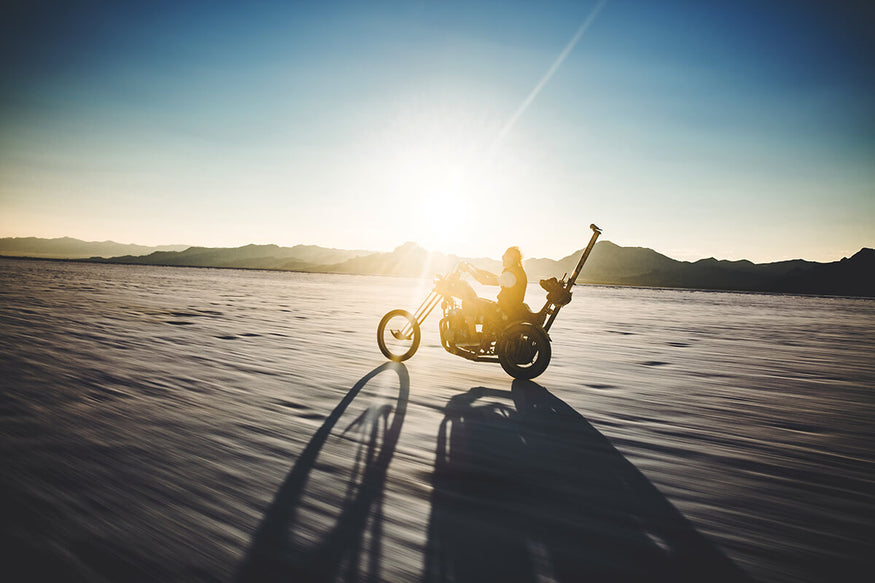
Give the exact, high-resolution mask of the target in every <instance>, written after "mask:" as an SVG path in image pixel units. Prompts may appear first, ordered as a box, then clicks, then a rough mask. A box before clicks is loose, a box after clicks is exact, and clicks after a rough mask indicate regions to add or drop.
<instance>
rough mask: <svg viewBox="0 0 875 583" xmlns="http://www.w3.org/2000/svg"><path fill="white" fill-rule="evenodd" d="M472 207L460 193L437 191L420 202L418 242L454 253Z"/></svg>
mask: <svg viewBox="0 0 875 583" xmlns="http://www.w3.org/2000/svg"><path fill="white" fill-rule="evenodd" d="M472 209H473V204H472V201H470V200H469V199H468V198H467V197H466V196H464V195H463V194H462V193H460V192H459V191H458V190H453V189H435V190H432V191H428V192H426V193H425V194H424V195H423V196H422V197H421V199H420V200H419V209H418V211H419V212H418V215H419V223H420V224H421V231H420V233H419V237H418V238H419V243H420V244H421V245H423V246H424V247H426V248H428V249H430V250H434V251H451V250H455V247H456V245H457V242H458V240H459V238H460V237H464V234H465V232H466V230H467V229H468V227H469V224H470V221H471V218H472V217H471V214H472Z"/></svg>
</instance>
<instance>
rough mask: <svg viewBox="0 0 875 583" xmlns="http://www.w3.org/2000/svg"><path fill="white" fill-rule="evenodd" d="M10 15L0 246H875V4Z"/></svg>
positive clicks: (694, 250)
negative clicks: (593, 231) (23, 239)
mask: <svg viewBox="0 0 875 583" xmlns="http://www.w3.org/2000/svg"><path fill="white" fill-rule="evenodd" d="M5 11H6V14H5V15H4V16H5V18H4V19H3V24H0V73H2V79H3V82H2V84H0V236H42V237H58V236H65V235H66V236H73V237H77V238H81V239H87V240H105V239H112V240H116V241H120V242H132V243H143V244H165V243H186V244H192V245H212V246H237V245H243V244H247V243H277V244H280V245H294V244H296V243H309V244H319V245H324V246H332V247H343V248H363V249H373V250H389V249H392V248H394V247H395V246H397V245H400V244H401V243H403V242H405V241H408V240H414V241H418V242H420V243H421V244H423V245H424V246H426V247H429V248H432V249H440V250H444V251H448V252H455V253H459V254H461V255H466V256H476V255H489V256H493V257H497V256H500V254H501V251H502V250H503V249H504V248H505V247H506V246H508V245H510V244H516V245H519V246H520V247H521V248H522V249H523V251H524V252H525V253H526V254H527V255H528V256H550V257H560V256H564V255H566V254H568V253H570V252H572V251H574V250H576V249H579V248H580V247H582V246H583V245H585V243H586V241H587V240H588V238H589V237H588V232H589V231H588V228H587V227H588V225H589V224H590V223H591V222H596V223H598V224H599V225H600V226H602V227H603V228H604V229H605V235H604V237H605V238H606V239H609V240H612V241H614V242H615V243H618V244H620V245H631V246H639V245H640V246H646V247H651V248H654V249H656V250H658V251H660V252H663V253H665V254H667V255H670V256H672V257H675V258H678V259H698V258H702V257H709V256H714V257H718V258H727V259H740V258H748V259H752V260H754V261H774V260H781V259H790V258H796V257H802V258H806V259H812V260H820V261H829V260H835V259H839V258H841V257H842V256H847V255H850V254H852V253H854V252H855V251H857V250H859V248H860V247H863V246H869V247H873V246H875V58H873V57H875V41H873V39H875V10H873V9H872V8H869V7H868V4H867V3H865V2H844V3H843V2H839V3H827V2H822V3H815V2H802V1H795V2H794V1H789V0H788V1H778V0H765V1H761V2H751V1H747V0H740V1H732V2H729V1H726V2H693V1H684V2H671V1H669V2H659V3H655V2H646V1H640V0H628V1H622V0H614V1H608V2H583V1H582V2H552V1H546V2H453V1H444V2H427V1H426V2H401V1H382V2H324V3H290V2H247V3H224V2H218V1H214V2H182V1H180V2H144V3H140V2H99V1H89V2H64V3H55V2H39V1H36V2H21V3H20V4H18V5H12V6H11V7H9V8H6V9H5ZM582 27H583V28H582ZM578 33H579V36H578V37H577V40H576V42H573V39H575V36H576V35H577V34H578ZM563 55H564V57H563Z"/></svg>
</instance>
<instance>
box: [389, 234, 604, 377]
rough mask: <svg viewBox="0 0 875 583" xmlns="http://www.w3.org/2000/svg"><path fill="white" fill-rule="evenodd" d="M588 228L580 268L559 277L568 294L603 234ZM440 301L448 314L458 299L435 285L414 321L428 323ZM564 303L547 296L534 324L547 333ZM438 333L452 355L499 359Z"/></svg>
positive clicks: (408, 330) (407, 329)
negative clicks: (447, 339)
mask: <svg viewBox="0 0 875 583" xmlns="http://www.w3.org/2000/svg"><path fill="white" fill-rule="evenodd" d="M589 228H590V229H592V237H590V240H589V243H588V244H587V246H586V248H585V249H584V250H583V253H582V254H581V256H580V260H579V261H578V262H577V267H575V269H574V271H573V272H572V274H571V277H569V278H568V279H567V280H566V279H565V277H564V276H563V278H562V280H560V284H561V285H562V287H563V289H564V290H565V291H566V292H568V293H569V294H570V293H571V288H572V287H574V283H575V282H576V281H577V277H578V276H579V275H580V270H581V269H583V265H584V263H586V260H587V259H588V258H589V254H590V253H591V252H592V249H593V247H594V246H595V243H596V240H597V239H598V238H599V235H601V233H602V230H601V229H600V228H599V227H597V226H596V225H594V224H593V225H590V226H589ZM456 270H458V267H457V268H456V269H455V270H453V272H455V271H456ZM453 272H451V273H453ZM569 297H570V296H569ZM570 301H571V300H569V301H568V302H567V303H570ZM441 304H443V305H442V308H443V310H444V313H445V315H446V310H447V309H448V306H449V305H453V306H455V305H456V299H455V298H454V297H453V296H450V295H447V294H444V293H442V292H439V291H438V290H437V286H435V288H434V289H432V290H431V292H430V293H429V294H428V296H427V297H426V298H425V299H424V300H423V301H422V303H421V304H420V305H419V307H418V308H417V309H416V312H415V313H414V314H413V318H414V320H416V323H417V325H418V326H419V327H420V329H421V328H422V324H423V323H424V322H425V320H426V319H428V317H429V316H430V315H431V313H432V312H433V311H434V309H435V308H437V307H438V305H441ZM564 305H566V304H556V303H554V302H551V301H550V300H549V299H548V300H547V302H546V303H545V304H544V307H543V308H541V310H540V311H539V312H535V313H533V316H534V318H533V320H534V321H533V322H531V323H532V324H534V325H539V326H541V328H543V330H544V332H546V333H549V331H550V327H551V326H552V325H553V322H554V321H555V320H556V316H558V315H559V310H561V309H562V306H564ZM524 321H529V320H525V319H524ZM514 322H515V321H514ZM540 322H544V324H543V325H541V324H540ZM512 323H513V322H509V323H508V325H509V324H512ZM401 333H402V334H411V333H412V330H411V329H410V325H409V324H408V325H407V326H405V328H404V329H403V330H402V331H401ZM438 333H439V334H441V346H443V347H444V349H445V350H446V351H447V352H449V353H450V354H455V355H457V356H461V357H462V358H466V359H468V360H473V361H476V362H499V360H498V357H497V356H495V355H494V352H482V351H480V350H479V351H477V352H474V351H472V350H466V349H464V348H460V347H458V346H456V345H455V344H453V345H450V344H448V343H446V342H445V341H444V338H443V334H442V332H441V330H440V329H438ZM547 338H548V339H550V336H549V334H547ZM494 346H495V341H492V342H491V343H490V346H489V349H490V350H494Z"/></svg>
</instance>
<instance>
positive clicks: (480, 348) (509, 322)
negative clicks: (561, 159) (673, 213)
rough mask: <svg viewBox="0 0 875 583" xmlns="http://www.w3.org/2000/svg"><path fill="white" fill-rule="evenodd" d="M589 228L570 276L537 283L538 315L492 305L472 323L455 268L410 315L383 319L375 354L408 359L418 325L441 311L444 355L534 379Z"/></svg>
mask: <svg viewBox="0 0 875 583" xmlns="http://www.w3.org/2000/svg"><path fill="white" fill-rule="evenodd" d="M590 229H592V237H591V238H590V241H589V244H588V245H587V246H586V249H584V251H583V253H582V255H581V257H580V261H579V262H578V263H577V267H576V268H575V270H574V272H573V273H572V274H571V277H568V278H566V277H565V276H563V277H562V279H558V280H557V279H556V278H555V277H551V278H549V279H542V280H541V281H540V285H541V287H542V288H543V289H544V290H545V291H546V292H547V300H546V302H545V303H544V306H543V307H542V308H541V309H540V310H539V311H538V312H532V311H531V310H530V309H529V307H528V306H527V305H525V304H523V309H522V310H521V312H520V313H518V314H512V315H508V314H504V313H502V312H501V310H499V309H498V305H497V304H494V303H492V302H489V304H491V306H493V307H494V309H487V310H486V312H487V313H486V314H485V315H480V316H479V317H477V318H476V321H474V322H472V318H473V317H474V316H472V314H471V313H470V312H469V311H466V310H464V309H463V307H462V302H461V300H460V299H459V296H458V289H459V288H458V286H459V284H460V279H461V275H462V273H463V271H464V269H463V266H462V264H459V265H457V266H456V267H455V269H453V270H452V271H451V272H450V273H448V274H447V275H443V276H438V277H436V278H435V285H434V288H433V289H432V291H431V292H430V293H429V294H428V296H427V297H426V298H425V300H423V302H422V303H421V304H420V305H419V308H417V310H416V312H415V313H413V314H411V313H410V312H409V311H407V310H404V309H397V310H392V311H390V312H388V313H387V314H386V315H385V316H383V318H382V319H381V320H380V323H379V325H378V326H377V345H378V346H379V348H380V352H382V353H383V355H384V356H385V357H386V358H388V359H389V360H393V361H395V362H402V361H404V360H407V359H408V358H410V357H412V356H413V355H414V354H415V353H416V351H417V349H418V348H419V344H420V341H421V340H422V329H421V328H422V324H423V323H424V322H425V320H426V318H428V316H429V315H430V314H431V313H432V312H433V311H434V310H435V308H437V307H438V306H441V311H442V313H443V317H442V318H441V320H440V322H439V323H438V330H439V332H440V339H441V346H443V347H444V350H446V351H447V352H449V353H450V354H455V355H456V356H461V357H462V358H466V359H468V360H472V361H475V362H497V363H499V364H500V365H501V367H502V368H503V369H504V370H505V372H507V373H508V374H509V375H510V376H512V377H514V378H517V379H532V378H535V377H536V376H538V375H540V374H541V373H543V372H544V371H545V370H546V369H547V365H549V364H550V357H551V355H552V349H551V347H550V342H551V340H550V336H549V334H548V333H549V331H550V327H551V326H552V325H553V321H554V320H555V319H556V316H557V315H558V314H559V310H560V309H561V308H562V307H563V306H565V305H567V304H568V303H570V302H571V288H572V286H574V282H575V281H576V280H577V276H578V275H580V270H581V269H582V268H583V264H584V263H586V260H587V258H588V257H589V254H590V252H591V251H592V249H593V246H594V245H595V242H596V240H597V239H598V237H599V235H600V234H601V232H602V231H601V229H600V228H599V227H597V226H596V225H590Z"/></svg>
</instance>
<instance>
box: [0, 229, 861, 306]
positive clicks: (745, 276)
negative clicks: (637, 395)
mask: <svg viewBox="0 0 875 583" xmlns="http://www.w3.org/2000/svg"><path fill="white" fill-rule="evenodd" d="M120 250H121V253H119V251H120ZM582 251H583V250H582V249H579V250H577V251H574V252H573V253H570V254H569V255H567V256H565V257H563V258H561V259H558V260H554V259H547V258H529V259H527V260H526V261H525V262H524V266H525V269H526V272H527V273H528V276H529V280H530V281H536V280H537V279H541V278H545V277H553V276H555V277H561V276H562V275H563V274H566V273H571V272H572V271H573V270H574V267H575V266H576V265H577V262H578V260H579V259H580V255H581V253H582ZM0 255H5V256H18V257H21V256H27V257H36V258H58V259H78V260H87V261H94V262H104V263H126V264H140V265H169V266H187V267H218V268H243V269H274V270H291V271H306V272H316V273H348V274H362V275H391V276H408V277H410V276H414V277H415V276H425V277H429V276H431V275H433V274H435V273H446V272H447V271H449V270H450V269H452V268H453V266H454V265H455V264H456V263H457V262H459V261H462V260H464V261H468V262H470V263H473V264H474V265H476V266H478V267H480V268H482V269H487V270H489V271H492V272H499V271H500V270H501V264H500V262H499V261H497V260H495V259H490V258H482V257H481V258H462V257H458V256H456V255H445V254H443V253H439V252H430V251H427V250H425V249H423V248H422V247H420V246H418V245H417V244H415V243H410V242H408V243H404V244H403V245H401V246H399V247H397V248H396V249H394V250H393V251H391V252H386V253H375V252H372V251H365V250H344V249H330V248H325V247H319V246H315V245H296V246H294V247H279V246H277V245H245V246H243V247H234V248H216V247H186V246H167V247H145V246H138V245H122V244H119V243H113V242H111V241H104V242H100V243H92V242H86V241H79V240H76V239H70V238H63V239H37V238H33V237H30V238H25V239H20V238H4V239H0ZM577 281H578V283H596V284H607V285H630V286H646V287H673V288H694V289H712V290H730V291H767V292H784V293H807V294H821V295H847V296H865V297H875V250H873V249H869V248H863V249H861V250H860V251H859V252H857V253H856V254H854V255H853V256H852V257H849V258H844V259H842V260H840V261H834V262H830V263H818V262H813V261H805V260H802V259H795V260H791V261H779V262H775V263H760V264H755V263H752V262H750V261H745V260H742V261H726V260H717V259H714V258H708V259H701V260H699V261H694V262H689V261H678V260H675V259H671V258H670V257H667V256H665V255H662V254H660V253H657V252H656V251H654V250H652V249H648V248H644V247H621V246H619V245H615V244H614V243H611V242H610V241H600V242H599V243H597V244H596V246H595V247H594V248H593V251H592V254H591V255H590V257H589V259H588V261H587V263H586V265H585V266H584V268H583V270H582V271H581V273H580V277H579V278H578V280H577Z"/></svg>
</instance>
